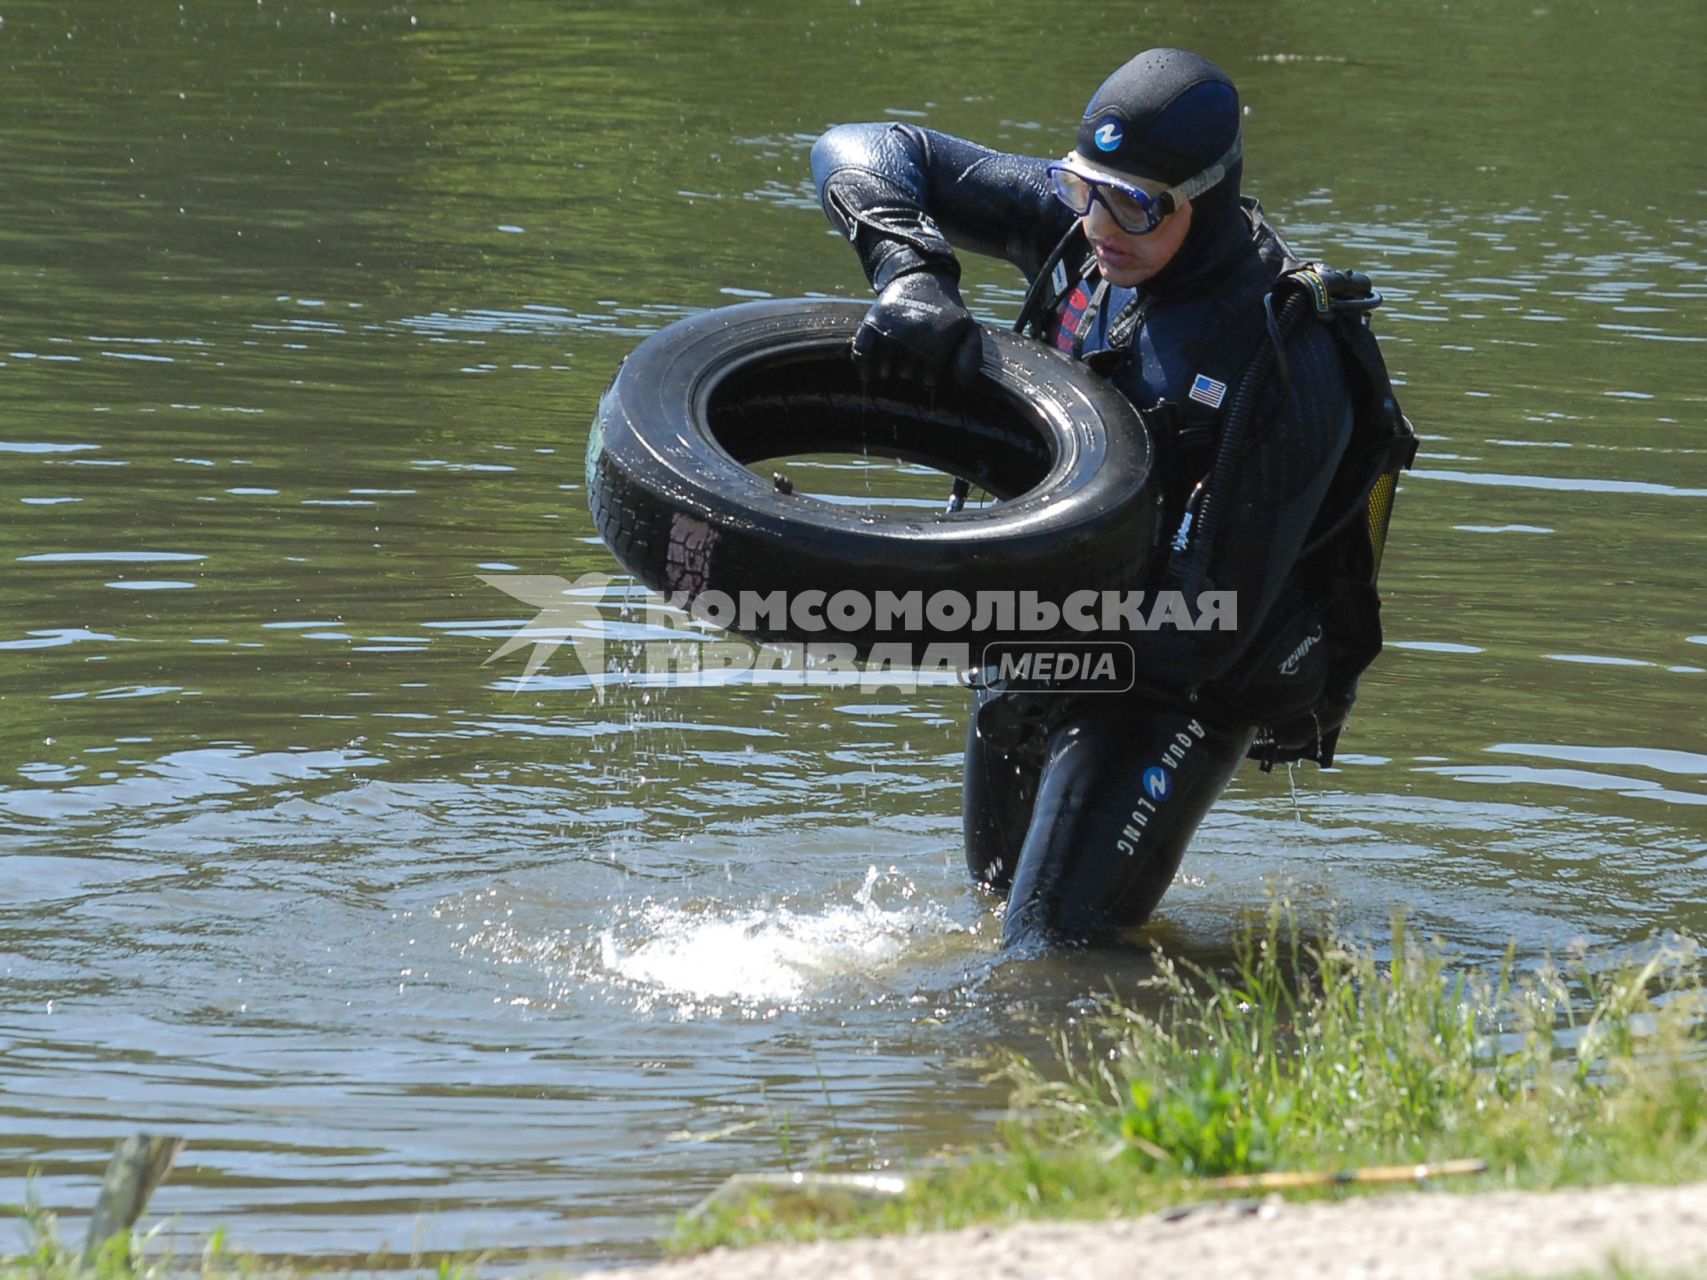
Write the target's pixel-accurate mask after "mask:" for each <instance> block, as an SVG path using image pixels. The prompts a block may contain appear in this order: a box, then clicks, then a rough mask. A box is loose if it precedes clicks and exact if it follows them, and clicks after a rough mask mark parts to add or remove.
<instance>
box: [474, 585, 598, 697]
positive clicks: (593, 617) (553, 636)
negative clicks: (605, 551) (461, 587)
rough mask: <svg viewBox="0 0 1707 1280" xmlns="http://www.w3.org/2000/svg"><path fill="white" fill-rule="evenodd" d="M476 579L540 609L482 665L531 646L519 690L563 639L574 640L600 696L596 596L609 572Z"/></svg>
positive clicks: (576, 649) (577, 655) (583, 665)
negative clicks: (563, 576) (566, 576)
mask: <svg viewBox="0 0 1707 1280" xmlns="http://www.w3.org/2000/svg"><path fill="white" fill-rule="evenodd" d="M480 580H481V581H482V582H484V583H485V584H486V585H487V586H490V587H497V588H498V590H500V591H502V592H503V593H504V594H505V595H507V596H511V597H513V598H514V599H517V600H520V601H521V602H522V603H523V604H528V605H532V606H533V607H534V608H536V609H538V610H539V614H538V615H537V616H536V617H535V618H534V619H533V621H532V622H529V623H526V624H525V625H524V626H523V627H522V628H521V630H519V631H517V632H516V633H515V634H514V635H512V636H511V637H510V638H509V639H508V640H506V641H504V643H503V644H501V645H499V646H498V648H496V649H494V650H493V651H492V653H491V655H490V656H489V657H488V658H487V659H486V661H485V662H483V663H481V664H480V665H481V666H489V665H490V664H492V663H494V662H496V661H497V660H498V659H499V658H507V657H509V655H510V654H512V653H514V652H516V650H518V649H524V648H527V647H528V646H530V645H531V646H532V652H530V653H529V654H528V658H527V662H526V664H525V665H524V666H523V667H522V678H521V684H520V685H518V686H517V690H518V692H519V691H520V689H521V688H522V687H523V686H525V685H526V684H527V682H528V681H529V680H530V679H532V678H533V676H534V675H535V674H536V673H537V672H538V671H539V669H540V668H541V667H543V666H544V665H545V663H546V660H547V659H549V658H550V657H551V655H552V654H554V653H556V652H557V650H558V648H559V646H561V645H562V644H563V642H564V641H565V640H567V641H568V642H569V643H570V644H571V645H573V646H574V650H575V658H576V660H577V661H578V662H579V663H580V664H581V670H583V671H585V672H586V673H587V674H588V675H589V676H591V677H592V681H593V692H594V694H595V695H597V697H598V700H599V701H600V702H603V701H604V700H605V686H604V682H603V680H602V679H601V677H602V676H603V675H604V674H605V638H604V626H605V624H604V619H603V618H602V617H601V616H600V614H599V602H600V601H601V600H602V599H604V594H605V588H606V587H608V586H609V585H610V584H611V581H612V579H611V576H610V575H609V574H606V573H583V574H582V575H581V576H580V577H579V578H576V579H575V581H573V582H570V581H569V580H568V579H566V578H560V577H558V576H557V575H556V574H554V573H538V574H530V573H507V574H503V575H502V576H499V577H487V576H485V575H484V574H483V575H481V578H480Z"/></svg>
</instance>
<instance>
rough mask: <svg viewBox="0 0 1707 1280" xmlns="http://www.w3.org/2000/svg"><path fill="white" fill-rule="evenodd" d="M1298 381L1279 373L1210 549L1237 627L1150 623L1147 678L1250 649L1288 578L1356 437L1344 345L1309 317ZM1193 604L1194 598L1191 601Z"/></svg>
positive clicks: (1183, 678) (1165, 677)
mask: <svg viewBox="0 0 1707 1280" xmlns="http://www.w3.org/2000/svg"><path fill="white" fill-rule="evenodd" d="M1286 359H1287V363H1288V365H1289V366H1290V370H1291V380H1290V382H1289V383H1288V384H1287V385H1285V386H1282V385H1280V383H1279V381H1278V379H1277V380H1276V384H1275V387H1274V399H1273V400H1272V401H1271V402H1270V406H1269V409H1268V411H1267V412H1266V413H1264V414H1263V416H1262V418H1261V419H1259V421H1258V422H1257V423H1255V424H1253V429H1254V431H1255V432H1256V438H1255V441H1254V443H1253V444H1252V447H1251V448H1250V450H1249V451H1248V452H1247V453H1246V454H1245V456H1244V459H1243V461H1242V462H1241V463H1240V465H1239V470H1238V475H1237V480H1236V484H1235V487H1234V493H1233V497H1232V501H1231V502H1230V503H1228V504H1227V505H1226V506H1225V507H1224V508H1223V510H1222V516H1221V521H1220V525H1219V527H1218V529H1217V531H1216V534H1215V546H1214V549H1213V551H1212V552H1211V555H1210V564H1209V583H1208V589H1212V590H1216V591H1231V592H1233V593H1234V597H1233V598H1234V602H1235V606H1236V609H1237V626H1236V627H1235V628H1232V629H1226V630H1220V629H1217V630H1209V631H1185V630H1181V629H1179V628H1174V627H1161V628H1159V629H1157V630H1155V631H1148V632H1142V633H1140V634H1139V635H1138V636H1137V637H1136V641H1137V645H1138V655H1137V656H1138V671H1139V679H1140V680H1142V681H1145V682H1146V683H1150V684H1155V685H1163V684H1174V683H1176V682H1177V683H1179V684H1184V685H1197V684H1202V683H1204V682H1205V681H1208V680H1212V679H1215V678H1216V677H1218V676H1221V675H1224V674H1226V673H1227V671H1228V670H1229V669H1230V668H1231V667H1232V666H1233V664H1234V663H1235V662H1237V661H1238V660H1239V658H1240V657H1241V656H1242V655H1243V654H1244V652H1245V649H1246V648H1247V647H1248V646H1249V644H1250V642H1251V641H1252V639H1254V638H1255V636H1256V634H1257V631H1258V630H1259V629H1260V628H1261V627H1262V625H1263V623H1264V621H1265V620H1266V619H1267V617H1268V614H1269V611H1270V610H1271V609H1272V608H1273V607H1274V604H1275V601H1276V599H1277V598H1278V597H1279V595H1280V593H1281V590H1282V589H1283V587H1284V586H1285V585H1286V582H1287V579H1288V577H1289V575H1290V574H1291V572H1292V570H1293V568H1294V566H1295V565H1296V563H1297V560H1298V554H1299V552H1300V551H1302V550H1303V548H1304V544H1305V541H1306V540H1307V538H1308V537H1309V535H1310V532H1311V530H1312V527H1313V526H1314V525H1315V523H1316V519H1317V516H1318V514H1319V511H1320V508H1321V505H1322V501H1323V499H1324V498H1325V497H1326V496H1327V493H1328V488H1329V485H1330V484H1331V483H1332V481H1333V478H1334V473H1335V471H1336V470H1337V469H1338V467H1339V463H1340V459H1341V458H1342V457H1343V456H1344V454H1345V450H1346V447H1347V445H1348V444H1349V443H1350V441H1351V427H1352V402H1351V393H1350V391H1349V389H1348V387H1347V385H1346V379H1345V371H1344V368H1343V366H1342V364H1341V360H1340V354H1339V348H1338V345H1337V344H1336V343H1335V341H1334V338H1333V336H1332V335H1331V334H1330V333H1328V331H1327V330H1326V329H1325V328H1324V327H1323V326H1321V325H1318V324H1314V323H1311V322H1309V321H1306V322H1305V324H1304V326H1303V328H1302V329H1301V330H1300V331H1299V332H1297V333H1295V334H1294V335H1293V336H1292V338H1291V340H1290V341H1289V342H1288V343H1287V344H1286ZM1188 603H1190V604H1191V605H1192V607H1193V613H1194V615H1195V612H1196V608H1195V602H1194V601H1193V602H1188Z"/></svg>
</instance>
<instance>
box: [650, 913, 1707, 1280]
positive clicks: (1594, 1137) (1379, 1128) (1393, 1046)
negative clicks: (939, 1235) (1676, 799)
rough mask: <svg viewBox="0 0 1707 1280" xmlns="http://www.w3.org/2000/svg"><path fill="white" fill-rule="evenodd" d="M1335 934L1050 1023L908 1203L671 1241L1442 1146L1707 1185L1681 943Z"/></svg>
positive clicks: (1363, 1160)
mask: <svg viewBox="0 0 1707 1280" xmlns="http://www.w3.org/2000/svg"><path fill="white" fill-rule="evenodd" d="M1325 936H1326V937H1327V939H1328V940H1326V941H1321V940H1312V939H1311V938H1309V937H1306V935H1305V933H1304V931H1302V930H1301V929H1300V928H1299V927H1298V925H1297V922H1296V920H1295V919H1294V918H1293V917H1292V916H1291V915H1290V914H1289V912H1288V911H1287V910H1286V909H1285V908H1284V906H1277V907H1276V908H1275V909H1273V910H1272V911H1271V912H1270V913H1269V915H1268V917H1267V919H1266V920H1265V921H1264V922H1263V923H1262V924H1260V925H1258V926H1256V927H1255V928H1253V929H1252V930H1250V931H1249V932H1248V933H1247V934H1246V936H1245V937H1244V938H1243V939H1242V941H1241V942H1240V944H1239V946H1238V948H1237V950H1236V955H1235V959H1234V960H1233V962H1232V963H1231V964H1230V965H1229V966H1227V967H1226V968H1224V969H1220V970H1217V971H1209V970H1206V969H1203V968H1199V967H1197V966H1193V965H1188V964H1185V963H1183V962H1176V961H1171V960H1168V959H1166V958H1162V959H1161V960H1160V961H1159V963H1158V969H1157V972H1156V975H1155V977H1154V978H1153V979H1151V980H1150V981H1149V982H1148V983H1147V984H1145V986H1146V987H1147V989H1146V990H1143V991H1141V992H1140V993H1139V995H1140V997H1141V1000H1137V1001H1133V1002H1131V1003H1126V1002H1121V1001H1118V1000H1110V1001H1108V1002H1107V1003H1106V1004H1105V1005H1104V1006H1103V1007H1102V1009H1101V1010H1100V1011H1099V1012H1098V1013H1097V1014H1095V1015H1094V1016H1093V1017H1091V1018H1089V1019H1086V1020H1084V1021H1083V1022H1082V1023H1081V1024H1080V1025H1079V1026H1077V1027H1076V1028H1074V1029H1073V1030H1072V1031H1071V1032H1066V1033H1061V1034H1058V1035H1057V1036H1056V1037H1055V1038H1054V1041H1053V1046H1054V1055H1053V1058H1052V1060H1050V1061H1048V1062H1045V1063H1041V1064H1040V1063H1036V1062H1033V1061H1029V1060H1027V1059H1024V1058H1021V1057H1018V1056H1015V1055H1011V1054H1010V1055H1007V1056H1005V1057H1002V1058H1000V1059H998V1060H996V1061H995V1062H993V1063H992V1064H991V1069H992V1070H993V1071H994V1072H995V1073H996V1074H997V1075H999V1076H1001V1077H1003V1078H1005V1079H1006V1080H1007V1081H1009V1082H1010V1083H1011V1084H1012V1086H1013V1101H1012V1110H1011V1116H1010V1119H1009V1121H1008V1123H1007V1124H1006V1125H1005V1126H1004V1127H1003V1129H1002V1131H1001V1132H1000V1134H999V1135H997V1137H996V1138H995V1140H994V1141H993V1142H992V1143H991V1144H990V1145H989V1146H988V1147H986V1148H984V1149H982V1150H978V1151H973V1152H969V1153H959V1154H958V1155H956V1156H955V1157H954V1158H952V1159H950V1160H946V1161H944V1162H942V1163H941V1164H940V1165H936V1166H932V1167H930V1168H928V1169H924V1170H921V1171H919V1172H918V1173H916V1174H915V1175H914V1176H913V1178H912V1179H910V1185H909V1189H908V1191H907V1193H906V1194H905V1195H903V1196H900V1197H897V1198H894V1199H891V1200H888V1201H885V1202H881V1203H877V1204H869V1205H857V1204H856V1205H853V1206H849V1205H847V1204H845V1203H844V1204H842V1205H840V1206H838V1207H837V1208H836V1209H834V1210H828V1209H826V1210H815V1209H814V1208H813V1207H812V1205H811V1202H810V1201H806V1202H805V1204H804V1207H803V1203H802V1201H801V1200H800V1199H799V1198H790V1199H786V1200H776V1199H767V1198H766V1197H764V1196H756V1197H753V1198H750V1199H748V1200H746V1201H745V1202H739V1203H732V1204H721V1205H718V1206H716V1207H714V1208H712V1209H710V1210H709V1211H707V1212H705V1213H703V1214H700V1215H698V1216H696V1217H690V1218H684V1219H683V1220H682V1221H681V1222H680V1223H679V1224H678V1227H677V1231H676V1233H675V1236H674V1238H673V1240H672V1245H673V1247H675V1248H676V1249H678V1250H684V1251H685V1250H693V1249H700V1248H706V1247H709V1246H711V1245H714V1244H742V1243H751V1242H755V1241H759V1240H768V1239H778V1238H801V1237H823V1236H841V1235H852V1234H861V1233H869V1232H880V1231H882V1232H896V1231H916V1230H928V1229H936V1228H951V1227H957V1226H964V1225H968V1224H971V1223H975V1222H992V1221H994V1222H1006V1221H1013V1220H1016V1219H1021V1218H1035V1217H1092V1218H1095V1217H1106V1216H1111V1215H1122V1214H1137V1213H1145V1212H1150V1211H1153V1210H1156V1209H1158V1208H1163V1207H1167V1206H1169V1205H1174V1204H1179V1203H1184V1202H1191V1201H1199V1200H1203V1199H1206V1198H1209V1197H1210V1196H1212V1195H1213V1194H1214V1192H1213V1191H1211V1190H1210V1189H1208V1188H1207V1187H1206V1184H1205V1181H1204V1180H1205V1179H1207V1178H1211V1177H1214V1176H1217V1175H1226V1174H1241V1173H1261V1172H1266V1171H1271V1170H1311V1171H1344V1170H1350V1169H1355V1168H1361V1167H1367V1166H1372V1165H1401V1164H1403V1165H1408V1164H1415V1163H1421V1162H1429V1161H1436V1160H1446V1159H1454V1158H1479V1159H1482V1160H1485V1161H1486V1162H1487V1163H1488V1166H1489V1171H1488V1173H1487V1174H1485V1175H1482V1176H1480V1177H1475V1178H1469V1179H1462V1180H1456V1181H1454V1182H1453V1183H1452V1184H1451V1185H1453V1186H1454V1187H1455V1188H1458V1189H1464V1190H1474V1189H1477V1188H1479V1187H1489V1186H1501V1187H1508V1186H1517V1187H1536V1188H1544V1187H1551V1186H1559V1185H1566V1184H1578V1185H1583V1184H1596V1183H1605V1182H1611V1181H1649V1182H1676V1181H1686V1180H1693V1179H1700V1178H1707V1056H1704V1052H1703V1050H1704V1041H1703V1038H1702V1030H1703V1017H1702V1015H1703V1012H1704V1004H1703V996H1704V992H1703V981H1702V979H1703V970H1702V962H1701V958H1700V954H1699V952H1698V950H1697V949H1696V948H1695V947H1694V946H1693V945H1692V944H1679V945H1668V946H1664V947H1659V948H1656V950H1655V951H1654V953H1653V955H1652V956H1651V958H1649V959H1648V960H1647V961H1646V962H1645V963H1642V964H1638V965H1624V966H1620V967H1615V968H1610V969H1608V968H1597V967H1594V966H1592V965H1590V964H1588V963H1587V962H1579V963H1578V964H1576V965H1574V966H1572V967H1571V968H1570V969H1569V970H1568V971H1567V970H1561V969H1559V968H1556V967H1554V966H1552V965H1547V966H1544V967H1542V968H1541V969H1539V970H1538V971H1534V972H1528V973H1519V972H1518V971H1517V969H1516V967H1515V965H1514V964H1513V961H1512V958H1511V956H1510V954H1509V953H1508V955H1507V957H1506V960H1505V962H1504V963H1503V964H1501V965H1499V966H1497V967H1496V968H1495V969H1493V970H1492V971H1477V970H1470V969H1461V968H1458V967H1455V966H1454V965H1452V964H1451V963H1450V962H1449V960H1448V958H1447V957H1446V956H1445V955H1443V954H1442V952H1441V951H1440V950H1439V948H1437V947H1432V946H1428V945H1424V944H1422V943H1421V942H1419V941H1418V940H1416V939H1414V938H1412V937H1411V936H1410V935H1409V933H1408V932H1407V930H1406V928H1405V927H1404V925H1403V923H1402V922H1400V923H1396V924H1395V925H1394V927H1393V935H1392V940H1391V947H1390V955H1391V959H1390V960H1389V961H1386V962H1381V961H1378V960H1377V958H1376V956H1375V954H1374V953H1373V952H1372V951H1371V950H1370V949H1368V948H1359V947H1354V946H1348V945H1344V944H1342V943H1339V942H1336V941H1334V940H1332V935H1331V934H1327V935H1325ZM1351 1193H1352V1192H1347V1191H1345V1190H1338V1191H1332V1192H1321V1191H1318V1192H1315V1193H1313V1194H1317V1195H1321V1194H1336V1195H1343V1194H1351ZM1306 1194H1311V1193H1306Z"/></svg>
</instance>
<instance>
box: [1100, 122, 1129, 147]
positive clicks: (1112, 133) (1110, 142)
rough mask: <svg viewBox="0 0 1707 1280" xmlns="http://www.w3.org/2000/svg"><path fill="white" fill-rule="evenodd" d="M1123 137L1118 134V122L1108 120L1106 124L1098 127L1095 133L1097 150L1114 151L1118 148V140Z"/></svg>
mask: <svg viewBox="0 0 1707 1280" xmlns="http://www.w3.org/2000/svg"><path fill="white" fill-rule="evenodd" d="M1124 136H1125V135H1123V134H1122V133H1121V132H1120V122H1119V121H1117V120H1110V121H1109V122H1108V123H1107V124H1102V125H1098V126H1097V131H1096V143H1097V150H1098V151H1113V150H1115V149H1116V148H1117V147H1119V146H1120V140H1121V138H1122V137H1124Z"/></svg>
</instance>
